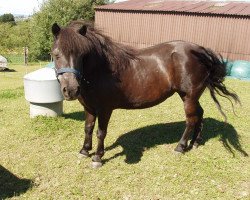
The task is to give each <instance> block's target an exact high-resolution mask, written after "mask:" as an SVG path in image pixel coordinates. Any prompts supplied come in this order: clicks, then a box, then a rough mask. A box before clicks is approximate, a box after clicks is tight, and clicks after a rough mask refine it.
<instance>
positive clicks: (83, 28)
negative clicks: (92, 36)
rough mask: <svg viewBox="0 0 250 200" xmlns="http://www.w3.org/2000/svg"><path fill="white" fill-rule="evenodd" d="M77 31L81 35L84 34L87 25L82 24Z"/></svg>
mask: <svg viewBox="0 0 250 200" xmlns="http://www.w3.org/2000/svg"><path fill="white" fill-rule="evenodd" d="M78 32H79V33H80V34H81V35H83V36H84V35H86V32H87V26H86V25H83V26H82V27H81V28H80V29H79V30H78Z"/></svg>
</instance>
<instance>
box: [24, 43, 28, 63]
mask: <svg viewBox="0 0 250 200" xmlns="http://www.w3.org/2000/svg"><path fill="white" fill-rule="evenodd" d="M28 51H29V50H28V47H24V65H25V66H27V65H28Z"/></svg>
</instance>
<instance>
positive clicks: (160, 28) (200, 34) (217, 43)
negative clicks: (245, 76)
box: [95, 10, 250, 61]
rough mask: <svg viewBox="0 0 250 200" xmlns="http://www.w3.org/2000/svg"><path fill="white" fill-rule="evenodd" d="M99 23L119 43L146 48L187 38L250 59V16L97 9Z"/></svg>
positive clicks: (218, 50)
mask: <svg viewBox="0 0 250 200" xmlns="http://www.w3.org/2000/svg"><path fill="white" fill-rule="evenodd" d="M95 23H96V26H97V27H98V28H99V29H101V30H103V31H104V33H106V34H107V35H109V36H110V37H111V38H113V39H114V40H115V41H117V42H121V43H124V44H127V45H131V46H134V47H137V48H144V47H148V46H152V45H154V44H158V43H162V42H166V41H171V40H185V41H190V42H193V43H196V44H199V45H202V46H204V47H208V48H211V49H213V50H214V51H216V52H218V53H221V54H222V55H223V56H224V57H228V58H229V59H233V60H239V59H243V60H249V61H250V18H249V17H248V18H237V17H223V16H210V15H187V14H175V13H172V14H167V13H154V12H151V13H146V12H132V11H131V12H118V11H101V10H96V15H95Z"/></svg>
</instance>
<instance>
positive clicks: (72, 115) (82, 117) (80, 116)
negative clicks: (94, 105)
mask: <svg viewBox="0 0 250 200" xmlns="http://www.w3.org/2000/svg"><path fill="white" fill-rule="evenodd" d="M62 117H64V118H65V119H73V120H77V121H84V120H85V114H84V112H83V111H82V112H72V113H67V114H63V115H62Z"/></svg>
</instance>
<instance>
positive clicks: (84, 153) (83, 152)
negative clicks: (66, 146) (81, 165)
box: [80, 149, 90, 158]
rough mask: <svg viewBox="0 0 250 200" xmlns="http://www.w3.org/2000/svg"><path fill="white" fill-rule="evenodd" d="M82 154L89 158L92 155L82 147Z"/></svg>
mask: <svg viewBox="0 0 250 200" xmlns="http://www.w3.org/2000/svg"><path fill="white" fill-rule="evenodd" d="M80 155H81V156H82V157H83V158H88V157H90V154H89V152H88V151H86V150H84V149H82V150H81V151H80Z"/></svg>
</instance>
